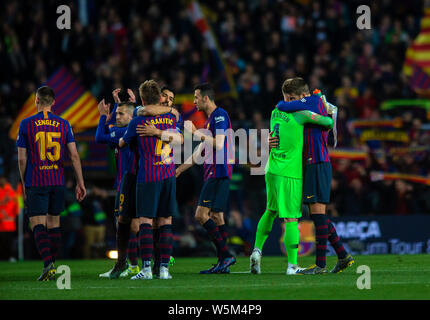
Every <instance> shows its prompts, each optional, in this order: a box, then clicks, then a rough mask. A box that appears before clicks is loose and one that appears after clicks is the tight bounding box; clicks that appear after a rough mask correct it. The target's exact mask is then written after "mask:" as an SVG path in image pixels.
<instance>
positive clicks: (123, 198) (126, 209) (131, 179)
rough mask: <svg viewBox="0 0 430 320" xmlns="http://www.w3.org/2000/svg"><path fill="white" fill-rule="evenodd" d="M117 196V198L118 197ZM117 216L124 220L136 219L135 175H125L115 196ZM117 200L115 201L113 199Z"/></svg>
mask: <svg viewBox="0 0 430 320" xmlns="http://www.w3.org/2000/svg"><path fill="white" fill-rule="evenodd" d="M118 195H119V196H118ZM117 198H118V207H117V208H118V214H117V215H116V216H122V217H126V218H131V219H133V218H136V175H135V174H131V173H126V174H125V175H124V176H123V177H122V179H121V184H120V187H119V192H118V194H117ZM115 200H117V199H115Z"/></svg>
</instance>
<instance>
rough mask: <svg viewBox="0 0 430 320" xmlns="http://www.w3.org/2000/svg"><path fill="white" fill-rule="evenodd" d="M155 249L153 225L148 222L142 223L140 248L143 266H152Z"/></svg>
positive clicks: (140, 227)
mask: <svg viewBox="0 0 430 320" xmlns="http://www.w3.org/2000/svg"><path fill="white" fill-rule="evenodd" d="M153 249H154V244H153V241H152V226H151V225H150V224H148V223H142V224H141V225H140V226H139V250H140V257H141V258H142V268H146V267H151V258H152V251H153Z"/></svg>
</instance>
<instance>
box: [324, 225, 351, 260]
mask: <svg viewBox="0 0 430 320" xmlns="http://www.w3.org/2000/svg"><path fill="white" fill-rule="evenodd" d="M327 225H328V241H330V244H331V246H332V247H333V249H334V250H335V251H336V254H337V257H338V258H339V259H345V258H346V256H347V253H346V250H345V248H344V246H343V243H342V240H340V238H339V236H338V235H337V232H336V228H335V227H334V225H333V223H331V221H330V219H329V218H328V217H327Z"/></svg>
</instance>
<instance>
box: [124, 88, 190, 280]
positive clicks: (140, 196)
mask: <svg viewBox="0 0 430 320" xmlns="http://www.w3.org/2000/svg"><path fill="white" fill-rule="evenodd" d="M139 92H140V96H141V99H142V101H145V103H147V104H151V105H154V104H159V103H160V94H161V92H160V87H159V86H158V84H157V83H156V82H155V81H154V80H148V81H145V82H144V83H143V84H142V85H141V86H140V88H139ZM138 124H143V125H145V124H152V125H154V126H155V127H156V128H157V129H160V130H163V131H166V130H170V132H169V133H168V134H163V135H162V136H161V139H160V138H159V137H157V136H145V137H141V136H138V134H137V132H136V127H137V125H138ZM175 129H176V117H175V116H174V115H173V114H171V113H166V114H162V115H160V116H156V117H143V116H138V117H136V118H133V120H132V121H131V122H130V124H129V126H128V128H127V131H126V133H125V134H124V136H123V138H122V139H121V140H120V144H119V145H120V147H122V146H124V145H126V144H130V143H132V142H133V141H134V140H137V142H138V147H139V169H138V172H137V185H136V199H137V202H136V212H137V216H138V217H139V223H140V227H139V245H140V247H139V248H140V255H141V258H142V270H141V271H140V272H139V273H138V274H137V275H136V276H134V277H132V278H131V279H132V280H136V279H152V270H151V258H152V255H153V231H152V224H153V220H154V219H155V218H157V220H158V226H159V228H160V235H159V247H160V271H159V278H160V279H171V275H170V274H169V269H168V268H169V260H170V256H171V252H172V216H173V214H174V213H176V212H177V203H176V177H175V173H176V170H175V164H174V161H173V158H172V154H173V152H172V149H171V146H170V143H178V144H180V143H181V140H182V139H181V136H180V135H179V134H178V133H177V132H174V131H175ZM162 139H164V141H163V140H162Z"/></svg>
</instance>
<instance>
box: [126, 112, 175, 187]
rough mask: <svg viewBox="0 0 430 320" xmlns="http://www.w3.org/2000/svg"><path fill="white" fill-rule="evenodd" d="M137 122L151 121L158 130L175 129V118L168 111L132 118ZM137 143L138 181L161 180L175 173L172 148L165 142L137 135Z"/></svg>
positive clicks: (152, 137)
mask: <svg viewBox="0 0 430 320" xmlns="http://www.w3.org/2000/svg"><path fill="white" fill-rule="evenodd" d="M132 121H133V122H136V121H137V124H142V125H144V124H146V122H150V123H152V124H153V125H154V126H155V127H156V128H157V129H160V130H169V129H170V130H175V128H176V118H175V116H174V115H172V114H170V113H166V114H162V115H160V116H156V117H143V116H139V117H137V118H135V119H133V120H132ZM138 145H139V170H138V181H139V182H154V181H161V180H164V179H167V178H170V177H174V176H175V175H176V167H175V163H174V161H173V150H172V148H171V147H170V145H169V144H168V143H167V142H164V141H162V140H161V139H159V138H157V137H154V136H151V137H141V136H139V137H138Z"/></svg>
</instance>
